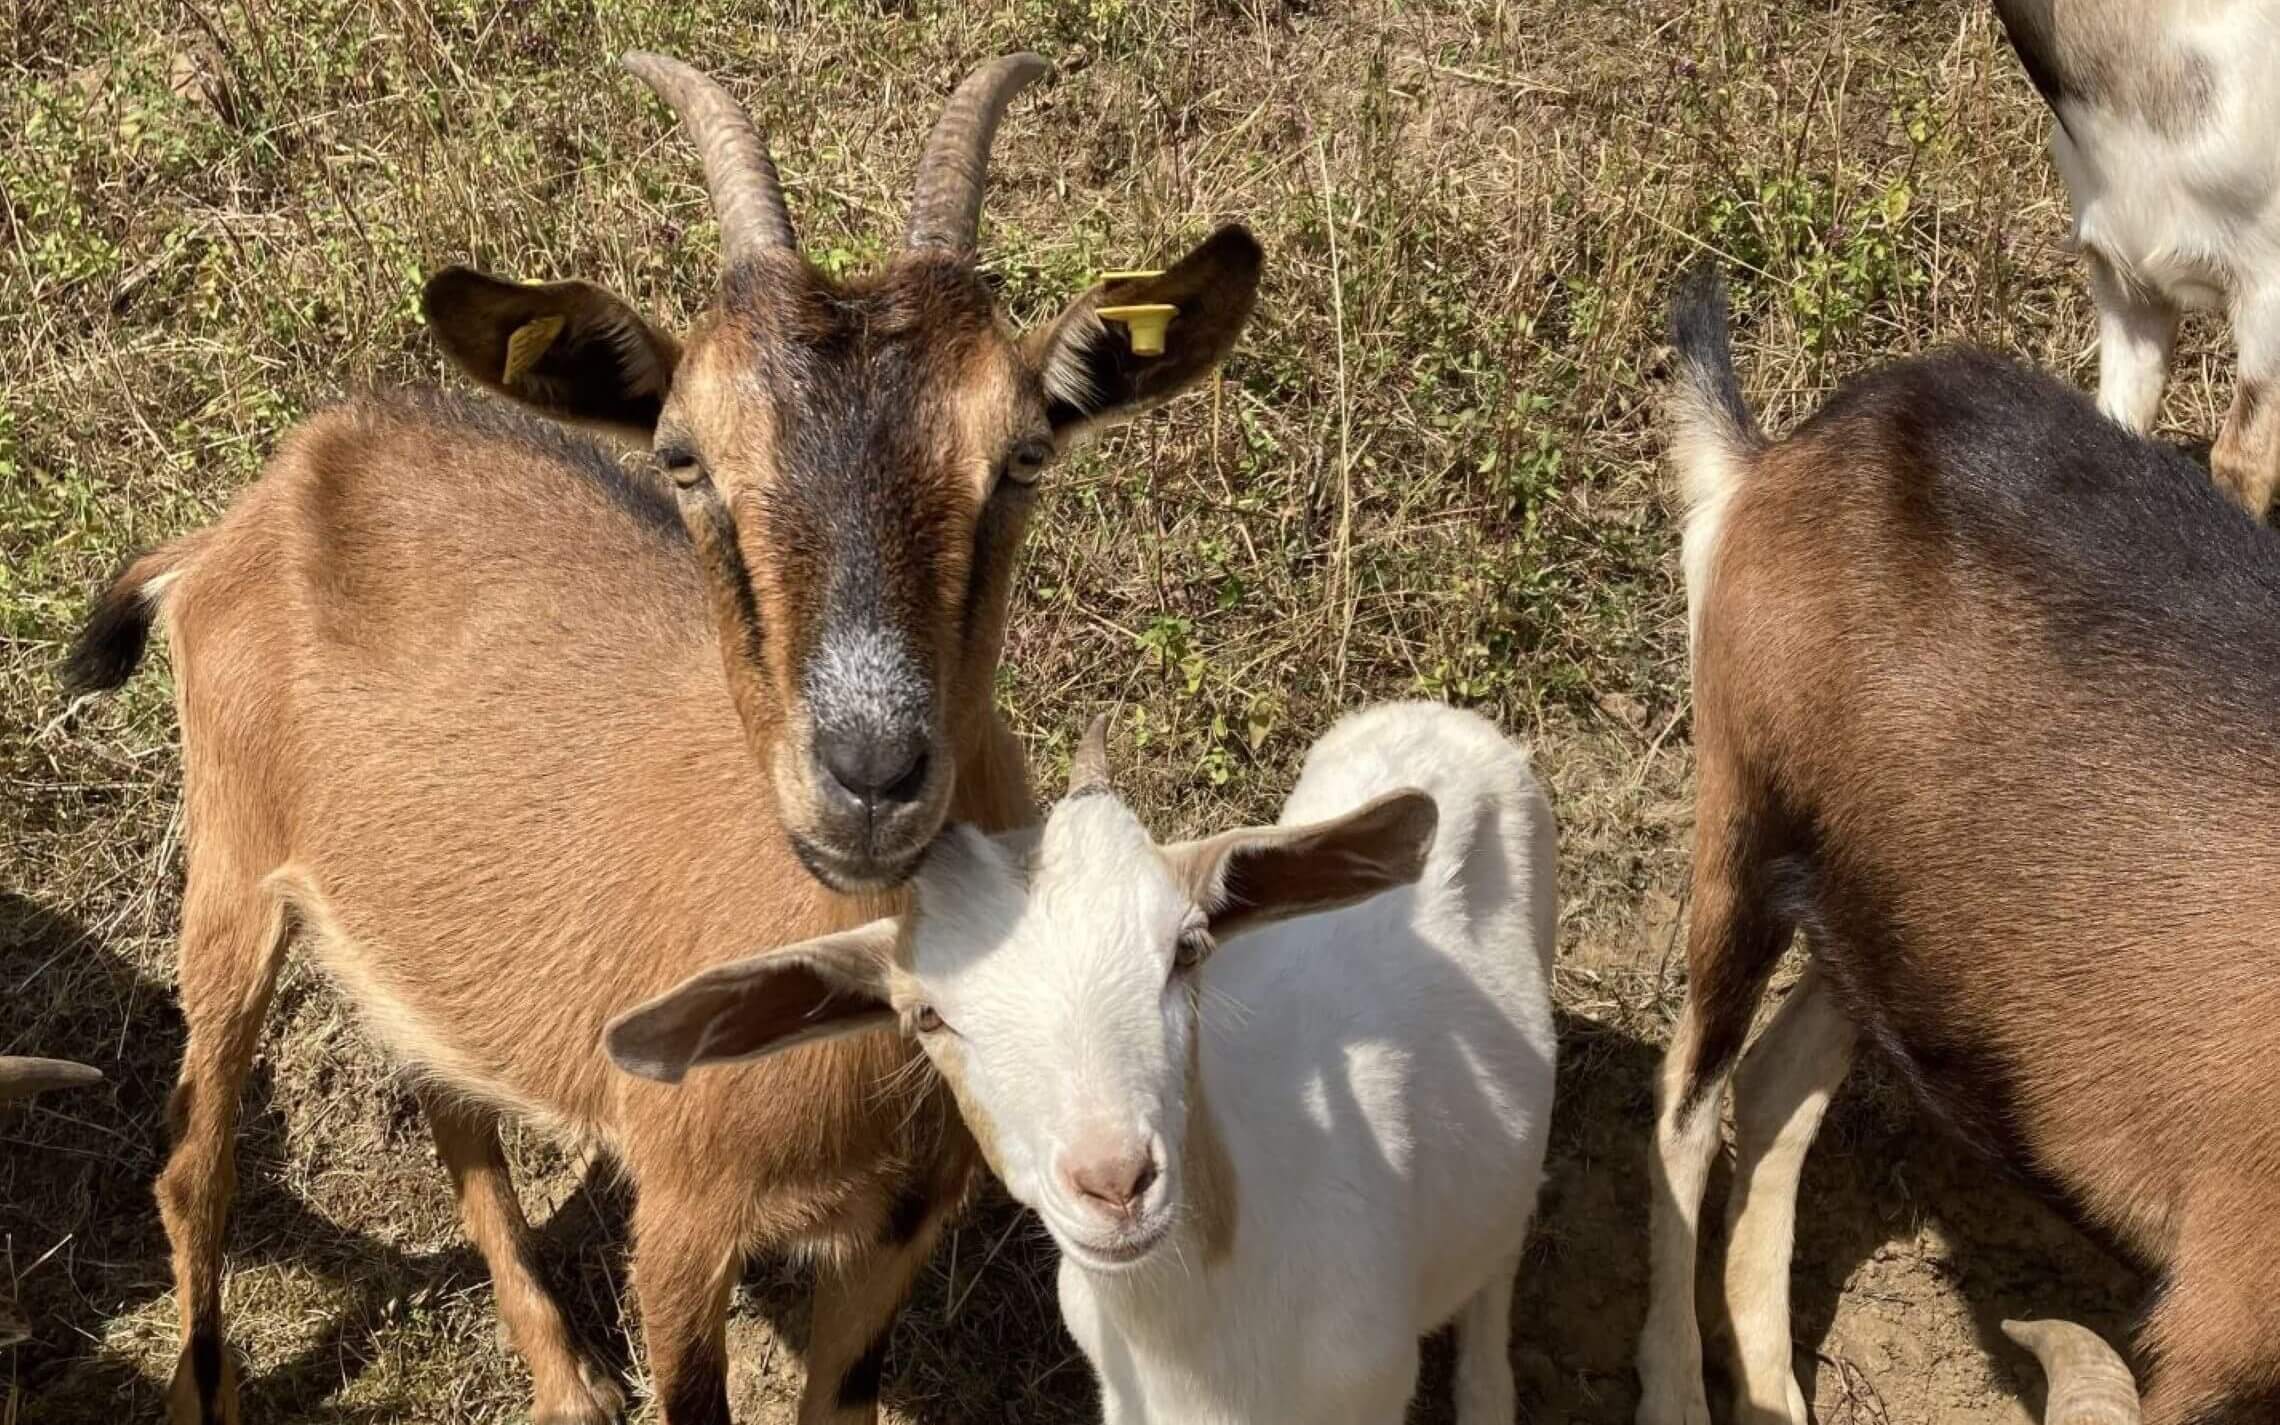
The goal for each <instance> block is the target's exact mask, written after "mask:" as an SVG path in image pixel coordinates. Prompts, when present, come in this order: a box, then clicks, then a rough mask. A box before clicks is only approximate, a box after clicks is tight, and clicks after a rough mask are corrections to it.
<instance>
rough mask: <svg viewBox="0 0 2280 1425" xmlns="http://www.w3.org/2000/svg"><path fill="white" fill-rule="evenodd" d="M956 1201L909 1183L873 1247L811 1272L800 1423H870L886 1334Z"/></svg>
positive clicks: (876, 1408) (876, 1409)
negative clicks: (906, 1193)
mask: <svg viewBox="0 0 2280 1425" xmlns="http://www.w3.org/2000/svg"><path fill="white" fill-rule="evenodd" d="M955 1202H956V1198H955V1196H954V1195H952V1194H949V1193H947V1192H934V1193H929V1192H927V1191H926V1190H925V1189H924V1188H923V1187H922V1186H919V1185H914V1187H913V1188H912V1189H911V1195H910V1196H909V1198H908V1199H907V1201H905V1202H904V1203H902V1204H899V1205H898V1206H897V1207H896V1209H895V1210H894V1211H893V1212H892V1213H890V1214H889V1219H888V1222H887V1226H886V1230H885V1232H884V1233H883V1234H882V1236H881V1237H880V1239H879V1240H878V1241H877V1242H875V1243H874V1244H872V1246H871V1247H869V1248H868V1249H867V1250H865V1251H862V1252H860V1253H858V1254H856V1255H855V1256H853V1257H851V1258H849V1259H847V1260H845V1261H839V1262H829V1263H826V1264H825V1265H824V1266H823V1267H822V1268H821V1269H820V1270H819V1271H818V1272H817V1273H816V1283H815V1304H814V1308H813V1310H812V1311H811V1312H810V1313H809V1317H810V1326H809V1331H808V1350H807V1384H806V1386H805V1387H803V1388H802V1389H801V1391H800V1425H875V1422H876V1421H877V1420H878V1418H879V1383H880V1380H881V1378H882V1376H883V1375H884V1374H885V1371H886V1363H887V1337H888V1336H889V1335H890V1334H891V1333H892V1332H893V1331H894V1325H895V1317H896V1316H897V1315H898V1314H899V1313H900V1312H901V1311H902V1305H903V1301H904V1300H905V1299H906V1298H907V1297H909V1295H910V1288H911V1283H912V1282H913V1281H915V1280H917V1278H918V1272H919V1269H920V1268H921V1267H923V1266H925V1265H926V1259H927V1258H928V1257H930V1256H932V1255H933V1253H934V1244H935V1243H936V1242H937V1241H939V1240H941V1236H942V1228H943V1224H944V1223H945V1222H947V1221H948V1219H949V1214H950V1211H951V1208H952V1207H953V1206H954V1204H955Z"/></svg>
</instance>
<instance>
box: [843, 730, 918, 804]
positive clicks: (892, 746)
mask: <svg viewBox="0 0 2280 1425" xmlns="http://www.w3.org/2000/svg"><path fill="white" fill-rule="evenodd" d="M815 756H816V761H818V762H820V763H822V764H823V770H824V771H825V772H827V773H829V774H830V776H831V780H833V781H834V782H837V783H838V784H839V786H840V788H841V789H842V790H844V791H845V792H846V793H847V794H848V795H849V796H851V797H853V798H854V799H855V800H857V801H859V802H861V803H862V804H863V805H864V806H866V807H869V806H876V805H879V804H881V803H885V804H889V805H904V804H907V803H910V802H914V801H916V800H918V796H919V793H920V792H922V791H924V790H925V788H926V771H927V761H928V758H927V750H926V738H925V736H924V735H923V734H918V733H905V734H901V735H896V736H887V737H865V736H862V735H861V734H854V735H848V734H844V733H819V734H818V735H817V737H816V747H815Z"/></svg>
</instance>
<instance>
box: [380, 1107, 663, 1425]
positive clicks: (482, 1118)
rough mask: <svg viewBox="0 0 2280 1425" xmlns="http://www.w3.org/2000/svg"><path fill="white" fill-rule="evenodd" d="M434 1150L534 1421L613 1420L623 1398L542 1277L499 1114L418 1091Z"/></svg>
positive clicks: (580, 1423)
mask: <svg viewBox="0 0 2280 1425" xmlns="http://www.w3.org/2000/svg"><path fill="white" fill-rule="evenodd" d="M420 1106H421V1108H422V1109H424V1110H425V1111H426V1113H427V1120H428V1128H429V1131H431V1132H432V1133H434V1135H435V1151H436V1155H437V1156H438V1157H440V1158H442V1159H443V1166H444V1171H446V1172H448V1173H450V1174H451V1187H452V1191H453V1192H454V1193H455V1194H456V1195H457V1196H458V1199H459V1220H460V1222H461V1224H462V1225H463V1226H464V1227H465V1228H466V1230H467V1236H468V1239H469V1240H470V1241H472V1242H474V1244H475V1249H476V1250H477V1251H478V1252H481V1253H482V1254H483V1264H484V1265H485V1266H487V1267H489V1268H490V1271H491V1292H492V1295H493V1296H494V1297H496V1298H497V1301H498V1310H499V1322H500V1324H501V1325H502V1326H504V1327H505V1328H506V1333H507V1339H508V1340H509V1341H511V1342H512V1343H513V1344H514V1348H515V1351H516V1352H517V1353H518V1354H519V1355H521V1357H522V1358H523V1363H524V1364H525V1365H527V1366H529V1367H530V1374H531V1383H532V1386H533V1388H534V1389H533V1401H532V1406H531V1420H532V1425H607V1422H610V1421H613V1420H615V1419H617V1418H618V1416H619V1415H620V1414H621V1413H623V1412H624V1410H625V1396H624V1395H623V1394H621V1393H620V1392H619V1390H618V1388H617V1387H616V1386H615V1385H614V1384H612V1383H611V1382H610V1379H609V1377H608V1375H606V1374H605V1373H604V1372H603V1371H602V1369H601V1367H600V1366H599V1365H598V1364H596V1363H595V1362H594V1361H592V1360H591V1359H589V1358H588V1357H587V1356H586V1355H585V1354H584V1353H583V1352H581V1351H580V1350H579V1349H578V1348H577V1346H576V1345H575V1344H574V1343H573V1342H572V1341H571V1338H570V1328H569V1326H568V1325H567V1324H566V1323H565V1322H564V1321H563V1319H562V1309H561V1307H560V1305H559V1304H558V1303H557V1302H556V1301H555V1299H554V1293H553V1292H551V1291H549V1290H548V1289H547V1286H546V1283H545V1281H544V1280H543V1279H542V1278H541V1277H540V1276H539V1272H538V1263H537V1260H536V1256H535V1253H534V1252H533V1250H532V1241H531V1233H530V1224H529V1222H528V1221H526V1220H525V1219H524V1217H523V1211H522V1204H521V1203H520V1202H519V1201H517V1200H516V1198H515V1185H514V1178H513V1176H512V1175H511V1173H510V1172H509V1170H508V1168H507V1159H506V1154H505V1153H503V1152H501V1151H500V1148H499V1120H498V1115H496V1114H495V1113H493V1112H492V1111H491V1110H489V1109H487V1108H483V1107H481V1106H479V1105H476V1104H473V1103H469V1102H467V1101H466V1100H465V1099H463V1098H460V1097H458V1096H456V1095H453V1094H451V1093H448V1092H440V1093H439V1092H427V1091H423V1092H422V1093H421V1094H420Z"/></svg>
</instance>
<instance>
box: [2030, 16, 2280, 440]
mask: <svg viewBox="0 0 2280 1425" xmlns="http://www.w3.org/2000/svg"><path fill="white" fill-rule="evenodd" d="M2109 3H2113V4H2119V3H2123V0H2109ZM2127 3H2128V6H2129V8H2128V9H2127V10H2126V11H2123V12H2122V13H2123V14H2125V15H2126V16H2127V17H2128V20H2127V25H2126V27H2125V28H2121V29H2117V30H2116V31H2115V32H2114V33H2115V34H2116V38H2117V41H2118V42H2119V43H2120V44H2122V45H2123V47H2125V48H2126V49H2128V50H2130V51H2131V52H2130V53H2127V54H2122V55H2111V56H2106V57H2105V58H2106V59H2107V60H2108V62H2109V63H2116V64H2125V65H2126V64H2130V63H2133V62H2134V63H2148V62H2151V61H2150V60H2149V59H2148V57H2149V56H2152V57H2170V56H2198V57H2199V58H2200V59H2201V60H2202V61H2203V62H2205V63H2206V64H2207V66H2208V72H2209V75H2210V78H2211V80H2212V82H2213V86H2214V92H2213V95H2212V103H2211V106H2210V109H2209V112H2208V113H2207V114H2206V115H2205V116H2204V117H2203V118H2202V119H2201V120H2200V121H2199V122H2197V123H2194V124H2192V125H2190V126H2188V127H2186V128H2185V129H2184V130H2183V131H2181V132H2176V131H2173V132H2163V130H2162V126H2161V125H2159V124H2157V123H2154V122H2150V121H2149V120H2148V119H2147V118H2146V117H2145V116H2143V115H2142V114H2140V113H2138V112H2135V111H2134V109H2133V108H2132V107H2131V106H2129V105H2127V104H2124V103H2120V102H2115V101H2112V100H2108V99H2105V98H2103V97H2102V96H2099V95H2085V96H2082V97H2080V98H2072V97H2070V98H2067V99H2065V100H2062V101H2061V102H2060V104H2059V118H2060V119H2061V121H2062V122H2061V123H2060V124H2059V125H2058V126H2056V127H2055V128H2054V130H2053V133H2052V136H2051V156H2052V158H2053V159H2054V160H2055V161H2056V163H2057V165H2058V171H2059V175H2060V176H2061V177H2062V178H2064V179H2065V181H2066V187H2067V192H2068V193H2069V195H2070V196H2071V197H2072V198H2073V202H2074V233H2075V237H2076V240H2077V241H2078V242H2080V243H2081V245H2082V246H2083V248H2084V249H2085V250H2086V251H2087V252H2089V253H2090V254H2091V255H2092V277H2093V280H2092V284H2091V288H2092V293H2093V295H2094V297H2095V298H2096V300H2097V302H2098V307H2099V352H2098V361H2099V390H2098V401H2099V406H2100V408H2101V409H2103V410H2104V411H2105V412H2106V414H2107V415H2109V416H2111V417H2112V418H2114V419H2115V420H2118V421H2120V422H2121V423H2122V424H2124V425H2126V426H2129V427H2130V428H2132V429H2134V430H2139V431H2143V430H2145V429H2147V428H2148V427H2150V426H2151V424H2152V423H2153V420H2154V418H2155V417H2156V415H2157V414H2158V413H2159V410H2160V405H2161V388H2162V384H2163V382H2164V381H2165V380H2166V378H2167V374H2168V372H2167V368H2168V364H2169V354H2170V346H2171V342H2172V339H2173V337H2174V335H2175V330H2176V320H2177V315H2176V314H2177V312H2178V311H2179V310H2181V309H2199V308H2223V309H2227V310H2229V311H2230V312H2231V314H2232V316H2233V321H2234V337H2235V339H2236V340H2237V341H2238V342H2239V343H2240V345H2241V349H2242V357H2243V360H2242V375H2243V376H2247V377H2256V378H2262V379H2269V378H2271V377H2274V376H2276V375H2280V306H2276V305H2275V303H2274V302H2273V301H2272V300H2270V298H2271V296H2272V294H2280V5H2275V4H2273V3H2272V2H2271V0H2191V2H2190V3H2174V0H2173V3H2163V4H2153V3H2144V4H2140V3H2138V0H2127ZM2067 14H2068V11H2067V9H2066V7H2064V6H2061V7H2058V10H2057V15H2058V17H2059V18H2058V21H2057V23H2060V24H2063V23H2065V16H2066V15H2067ZM2174 127H2175V126H2174V125H2173V126H2172V128H2174ZM2101 261H2102V262H2104V263H2106V264H2109V265H2110V266H2111V268H2112V269H2113V271H2112V272H2111V273H2104V272H2100V271H2099V269H2098V264H2099V263H2100V262H2101Z"/></svg>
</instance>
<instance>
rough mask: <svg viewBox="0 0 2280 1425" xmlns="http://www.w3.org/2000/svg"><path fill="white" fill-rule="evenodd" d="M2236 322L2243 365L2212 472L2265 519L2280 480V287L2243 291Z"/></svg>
mask: <svg viewBox="0 0 2280 1425" xmlns="http://www.w3.org/2000/svg"><path fill="white" fill-rule="evenodd" d="M2232 323H2233V341H2234V342H2235V344H2237V345H2238V346H2239V348H2240V365H2239V369H2238V371H2237V372H2236V373H2235V375H2234V377H2233V402H2232V409H2231V410H2229V411H2227V412H2226V413H2225V423H2224V428H2223V429H2222V430H2220V431H2219V432H2218V433H2217V443H2216V445H2215V447H2214V448H2213V449H2211V450H2210V452H2209V473H2210V474H2211V475H2213V476H2214V477H2215V478H2216V482H2217V485H2218V487H2219V488H2220V489H2223V490H2224V491H2225V492H2226V493H2228V494H2230V495H2231V496H2232V497H2233V498H2234V499H2235V500H2238V501H2239V502H2240V504H2241V506H2242V508H2244V509H2246V510H2247V511H2248V512H2249V513H2250V514H2252V515H2254V516H2255V517H2256V518H2258V519H2260V520H2261V519H2264V518H2265V517H2266V516H2267V515H2268V514H2269V513H2270V512H2271V509H2272V494H2273V490H2274V487H2275V486H2280V290H2274V291H2269V292H2253V293H2248V294H2244V295H2243V296H2242V297H2241V298H2240V300H2238V301H2236V302H2235V303H2234V304H2233V317H2232Z"/></svg>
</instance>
